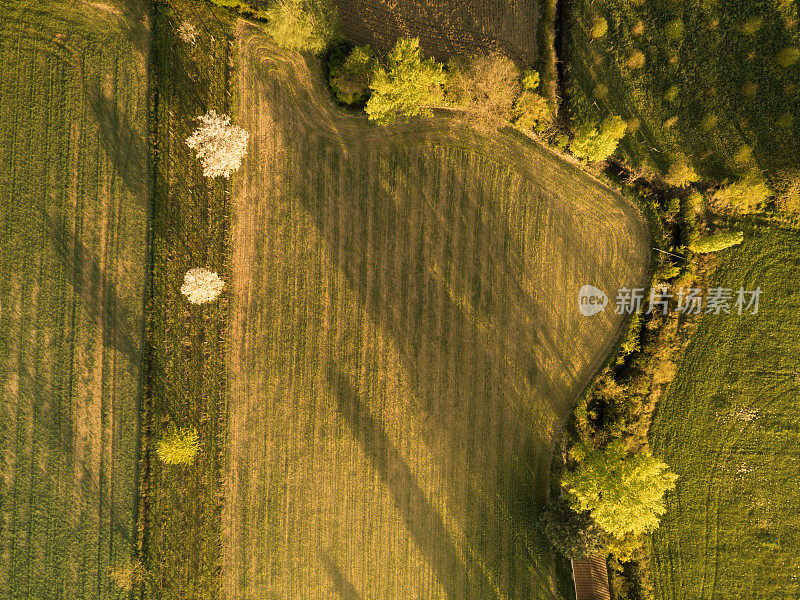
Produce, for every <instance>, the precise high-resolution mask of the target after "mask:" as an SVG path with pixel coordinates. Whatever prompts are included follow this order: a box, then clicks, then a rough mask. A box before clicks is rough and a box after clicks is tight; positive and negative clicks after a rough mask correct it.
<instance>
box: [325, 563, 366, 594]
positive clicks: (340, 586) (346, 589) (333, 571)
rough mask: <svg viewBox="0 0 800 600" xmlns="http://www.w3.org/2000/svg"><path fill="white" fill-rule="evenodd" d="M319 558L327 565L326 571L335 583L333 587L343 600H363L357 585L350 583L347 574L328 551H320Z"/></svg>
mask: <svg viewBox="0 0 800 600" xmlns="http://www.w3.org/2000/svg"><path fill="white" fill-rule="evenodd" d="M319 560H320V562H321V563H322V566H323V567H325V572H326V573H327V574H328V577H329V578H330V580H331V583H332V584H333V589H335V590H336V593H337V594H339V598H341V599H342V600H363V599H362V597H361V594H359V593H358V590H357V589H356V588H355V586H354V585H353V584H352V583H350V582H349V581H348V580H347V578H346V577H345V574H344V573H342V570H341V569H340V568H339V565H337V564H336V562H334V560H333V559H332V558H331V557H330V556H328V554H327V553H325V552H320V553H319Z"/></svg>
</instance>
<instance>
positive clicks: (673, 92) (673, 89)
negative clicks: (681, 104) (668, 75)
mask: <svg viewBox="0 0 800 600" xmlns="http://www.w3.org/2000/svg"><path fill="white" fill-rule="evenodd" d="M680 92H681V89H680V88H679V87H678V86H677V85H671V86H669V87H668V88H667V90H666V91H665V92H664V100H666V101H667V102H675V100H677V99H678V94H680Z"/></svg>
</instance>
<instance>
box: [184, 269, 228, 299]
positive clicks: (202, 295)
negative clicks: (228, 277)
mask: <svg viewBox="0 0 800 600" xmlns="http://www.w3.org/2000/svg"><path fill="white" fill-rule="evenodd" d="M224 287H225V282H224V281H222V279H220V278H219V275H217V274H216V273H214V272H212V271H209V270H208V269H203V268H195V269H189V270H188V271H186V275H184V277H183V285H182V286H181V294H183V295H184V296H186V297H187V298H188V299H189V302H191V303H192V304H206V303H207V302H213V301H214V300H216V299H217V298H218V297H219V295H220V294H221V293H222V288H224Z"/></svg>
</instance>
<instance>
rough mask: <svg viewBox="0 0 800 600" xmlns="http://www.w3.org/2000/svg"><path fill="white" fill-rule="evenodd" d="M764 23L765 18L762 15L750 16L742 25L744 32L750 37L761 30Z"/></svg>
mask: <svg viewBox="0 0 800 600" xmlns="http://www.w3.org/2000/svg"><path fill="white" fill-rule="evenodd" d="M762 25H764V19H763V18H762V17H750V18H749V19H747V21H745V22H744V25H742V33H743V34H745V35H746V36H748V37H752V36H754V35H755V34H757V33H758V32H759V31H760V30H761V26H762Z"/></svg>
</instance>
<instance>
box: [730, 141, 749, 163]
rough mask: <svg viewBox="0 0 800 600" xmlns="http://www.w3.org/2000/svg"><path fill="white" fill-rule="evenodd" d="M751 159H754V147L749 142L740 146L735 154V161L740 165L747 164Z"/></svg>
mask: <svg viewBox="0 0 800 600" xmlns="http://www.w3.org/2000/svg"><path fill="white" fill-rule="evenodd" d="M751 160H753V148H752V147H751V146H748V145H747V144H742V145H741V146H739V147H738V148H737V149H736V153H735V154H734V155H733V162H735V163H736V164H737V165H739V166H743V165H747V163H749V162H750V161H751Z"/></svg>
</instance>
